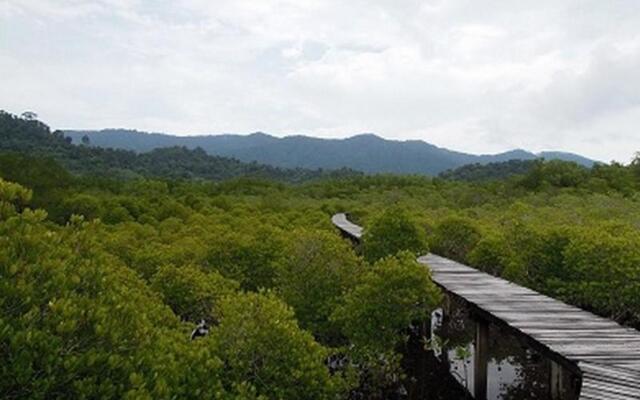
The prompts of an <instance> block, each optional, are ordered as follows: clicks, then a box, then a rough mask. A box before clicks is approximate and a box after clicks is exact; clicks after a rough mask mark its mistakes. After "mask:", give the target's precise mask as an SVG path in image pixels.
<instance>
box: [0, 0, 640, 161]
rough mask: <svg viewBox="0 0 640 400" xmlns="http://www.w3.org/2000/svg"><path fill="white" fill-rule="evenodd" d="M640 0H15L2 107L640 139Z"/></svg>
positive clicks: (59, 116) (0, 46)
mask: <svg viewBox="0 0 640 400" xmlns="http://www.w3.org/2000/svg"><path fill="white" fill-rule="evenodd" d="M638 26H640V5H639V4H638V3H637V2H636V1H635V0H611V1H607V2H602V1H599V0H570V1H565V2H557V1H555V0H537V1H534V0H531V1H518V2H504V1H499V0H490V1H486V2H477V1H473V0H447V1H444V0H439V1H438V0H432V1H417V0H415V1H414V0H411V1H403V2H397V1H391V0H377V1H364V0H354V1H349V2H345V1H337V0H336V1H330V0H326V1H323V0H281V1H267V0H253V1H248V0H247V1H232V0H220V1H216V2H211V1H208V0H175V1H169V0H155V1H151V0H98V1H95V0H94V1H89V0H5V1H4V2H2V3H0V74H1V75H2V76H3V85H2V86H3V87H2V90H1V91H0V108H5V109H7V110H9V111H13V112H16V113H19V112H21V111H22V110H24V109H34V110H36V111H38V112H39V114H40V115H41V117H42V118H43V119H44V120H45V121H47V122H49V123H50V124H51V125H52V126H53V127H56V128H67V127H68V128H104V127H130V128H137V129H143V130H153V131H165V132H175V133H180V134H186V133H196V132H199V133H206V132H241V133H246V132H251V131H256V130H261V131H266V132H271V133H274V134H279V135H284V134H293V133H306V134H312V135H319V136H325V137H336V136H348V135H351V134H355V133H359V132H375V133H378V134H380V135H382V136H385V137H388V138H401V139H410V138H411V139H424V140H427V141H430V142H433V143H435V144H437V145H441V146H445V147H449V148H453V149H459V150H464V151H471V152H476V153H480V152H496V151H502V150H506V149H510V148H513V147H524V148H528V149H531V150H543V149H561V150H569V151H575V152H580V153H583V154H585V155H587V156H591V157H596V158H599V159H603V160H610V159H617V160H620V161H628V159H629V158H630V157H631V156H632V154H633V153H634V151H635V150H638V149H640V135H639V134H638V128H637V127H638V123H639V122H640V95H639V93H640V75H639V74H638V72H637V71H640V31H639V30H638V28H637V27H638Z"/></svg>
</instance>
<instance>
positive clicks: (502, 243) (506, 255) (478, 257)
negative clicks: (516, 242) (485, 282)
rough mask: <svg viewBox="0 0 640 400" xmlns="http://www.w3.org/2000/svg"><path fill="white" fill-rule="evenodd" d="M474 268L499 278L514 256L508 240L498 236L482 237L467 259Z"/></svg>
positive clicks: (507, 268)
mask: <svg viewBox="0 0 640 400" xmlns="http://www.w3.org/2000/svg"><path fill="white" fill-rule="evenodd" d="M467 259H468V261H469V263H470V264H472V265H473V266H474V267H476V268H478V269H480V270H482V271H485V272H488V273H490V274H492V275H496V276H500V275H502V274H503V273H504V272H505V270H507V271H508V270H509V265H510V264H511V263H512V262H514V261H513V260H514V259H515V255H514V253H513V250H512V248H511V246H510V245H509V242H508V240H507V239H506V238H505V237H504V236H502V235H500V234H492V235H487V236H484V237H483V238H482V239H480V240H479V241H478V243H477V244H476V245H475V246H474V247H473V250H471V251H470V252H469V255H468V257H467Z"/></svg>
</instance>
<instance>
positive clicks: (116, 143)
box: [64, 129, 595, 175]
mask: <svg viewBox="0 0 640 400" xmlns="http://www.w3.org/2000/svg"><path fill="white" fill-rule="evenodd" d="M64 134H65V136H67V137H70V138H71V139H72V140H73V142H74V143H76V144H80V143H81V142H82V138H83V137H84V136H85V135H86V136H87V137H88V139H89V143H88V144H89V145H90V146H97V147H106V148H109V147H111V148H117V149H126V150H133V151H136V152H140V153H142V152H148V151H151V150H154V149H157V148H163V147H172V146H184V147H187V148H189V149H195V148H198V147H200V148H202V149H203V150H204V151H206V152H207V153H208V154H211V155H217V156H226V157H233V158H236V159H238V160H241V161H245V162H254V161H255V162H259V163H263V164H268V165H272V166H276V167H282V168H309V169H316V168H323V169H339V168H344V167H346V168H351V169H354V170H358V171H362V172H366V173H397V174H425V175H437V174H439V173H440V172H443V171H445V170H449V169H454V168H457V167H460V166H462V165H467V164H488V163H495V162H503V161H508V160H533V159H537V158H545V159H559V160H564V161H573V162H576V163H578V164H581V165H584V166H586V167H591V166H592V165H593V164H594V162H595V161H594V160H590V159H588V158H586V157H582V156H580V155H577V154H573V153H565V152H556V151H547V152H541V153H532V152H529V151H526V150H521V149H518V150H512V151H507V152H504V153H499V154H484V155H475V154H468V153H462V152H457V151H452V150H448V149H444V148H441V147H437V146H435V145H433V144H430V143H427V142H424V141H422V140H406V141H397V140H387V139H384V138H381V137H379V136H376V135H374V134H361V135H356V136H353V137H350V138H346V139H320V138H314V137H309V136H287V137H284V138H278V137H275V136H271V135H268V134H265V133H253V134H250V135H233V134H224V135H207V136H175V135H168V134H161V133H146V132H139V131H134V130H123V129H105V130H101V131H80V130H67V131H64Z"/></svg>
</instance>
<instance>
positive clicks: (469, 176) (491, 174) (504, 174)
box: [438, 160, 540, 182]
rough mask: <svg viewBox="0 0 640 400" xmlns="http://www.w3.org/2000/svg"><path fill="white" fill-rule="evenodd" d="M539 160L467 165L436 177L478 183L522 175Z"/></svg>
mask: <svg viewBox="0 0 640 400" xmlns="http://www.w3.org/2000/svg"><path fill="white" fill-rule="evenodd" d="M538 162H540V160H509V161H503V162H492V163H488V164H478V163H476V164H467V165H463V166H462V167H458V168H455V169H449V170H446V171H444V172H441V173H440V174H439V175H438V177H440V178H443V179H449V180H458V181H467V182H480V181H490V180H500V179H505V178H509V177H512V176H517V175H524V174H526V173H527V172H529V171H530V170H531V169H532V168H534V167H535V165H536V163H538Z"/></svg>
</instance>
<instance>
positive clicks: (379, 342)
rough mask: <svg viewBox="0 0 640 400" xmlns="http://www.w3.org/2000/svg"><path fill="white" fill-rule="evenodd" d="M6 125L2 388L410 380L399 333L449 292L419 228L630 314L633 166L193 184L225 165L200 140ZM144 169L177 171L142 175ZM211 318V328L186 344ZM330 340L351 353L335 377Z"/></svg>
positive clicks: (90, 391)
mask: <svg viewBox="0 0 640 400" xmlns="http://www.w3.org/2000/svg"><path fill="white" fill-rule="evenodd" d="M0 139H2V140H0V149H14V150H16V149H19V150H20V151H19V152H18V153H11V154H4V155H2V154H0V177H2V178H3V179H4V178H9V179H10V180H15V181H18V183H20V184H16V183H11V182H12V181H7V180H6V179H5V180H3V179H0V360H2V361H3V362H2V363H0V393H2V395H3V396H5V397H8V398H114V399H116V398H181V399H182V398H187V399H189V398H194V399H195V398H198V399H199V398H220V399H235V398H243V399H258V398H262V399H266V398H332V399H335V398H347V397H348V394H347V393H348V391H349V389H350V388H352V386H353V384H354V382H359V384H360V385H361V386H360V389H365V391H368V392H366V393H369V394H371V396H370V397H373V396H374V395H373V394H374V393H377V394H379V393H382V392H383V389H384V388H385V387H387V388H388V387H389V385H388V384H389V380H394V379H397V377H399V376H402V375H403V373H402V372H403V371H402V370H401V367H400V366H401V363H400V360H401V355H400V354H399V353H397V351H398V349H399V348H400V347H401V346H399V344H401V343H403V340H404V339H405V335H406V328H407V326H408V324H409V323H410V322H412V321H415V322H420V321H422V322H424V320H425V319H426V318H428V315H429V314H428V313H429V311H430V310H431V309H432V308H433V307H435V306H436V305H437V303H438V301H439V299H440V295H439V292H438V290H437V289H436V287H435V286H434V285H433V283H432V282H431V280H430V277H429V273H428V269H427V268H425V267H424V266H421V265H418V264H417V263H416V262H415V256H416V255H418V254H421V253H423V252H426V251H427V246H426V243H425V233H424V232H423V229H422V228H423V227H424V228H425V229H428V237H429V241H430V244H431V247H432V248H433V250H434V252H436V253H439V254H442V255H445V256H447V257H451V258H454V259H456V260H458V261H461V262H467V263H470V264H471V265H472V266H475V267H477V268H480V269H483V270H485V271H487V272H490V273H492V274H496V275H500V276H502V277H504V278H506V279H508V280H511V281H514V282H517V283H519V284H521V285H525V286H529V287H532V288H534V289H535V290H538V291H540V292H543V293H546V294H548V295H551V296H554V297H557V298H560V299H563V300H565V301H567V302H570V303H572V304H576V305H579V306H581V307H584V308H586V309H589V310H592V311H594V312H596V313H598V314H601V315H604V316H607V317H610V318H615V319H616V320H618V321H620V322H623V323H627V324H629V325H632V326H634V327H640V301H639V300H638V296H637V293H638V291H639V290H640V287H638V283H637V282H639V281H640V279H639V278H640V271H639V267H638V266H639V265H640V253H639V251H638V249H640V234H638V228H639V227H640V191H639V189H640V186H639V183H640V179H639V178H638V177H639V176H640V175H638V174H637V171H638V161H637V160H636V161H634V162H633V163H632V164H631V165H629V166H623V165H619V164H615V163H613V164H610V165H596V166H595V167H593V168H592V169H590V170H587V169H582V168H581V167H576V166H575V165H573V164H566V163H559V162H555V163H553V162H544V161H537V162H535V168H533V169H532V170H530V171H528V172H527V175H525V176H524V178H513V179H508V180H503V181H492V182H482V183H465V182H459V181H449V180H444V179H430V178H426V177H420V176H349V177H342V178H340V179H330V180H325V181H314V182H310V183H306V184H303V185H287V184H283V183H281V182H273V181H270V180H267V179H261V178H256V177H255V175H254V177H247V176H246V174H245V172H247V171H248V170H247V169H244V167H242V168H240V169H238V170H234V171H236V172H237V173H238V174H240V175H242V176H243V177H242V178H240V179H233V180H226V181H224V182H218V183H214V182H204V181H202V180H199V178H202V177H214V176H215V177H216V178H215V179H218V177H221V176H225V177H229V176H236V175H235V174H236V172H233V173H229V170H225V169H224V168H223V165H226V164H224V163H223V164H220V165H222V166H221V167H220V168H222V169H217V170H216V171H213V172H212V171H205V170H204V169H202V168H205V167H206V166H212V165H214V164H211V163H215V160H212V159H209V158H208V156H206V155H203V154H202V153H201V152H198V151H193V152H191V151H184V149H177V150H176V149H168V150H166V152H159V153H157V154H154V155H146V156H142V155H132V154H129V153H126V152H124V153H120V152H118V151H111V150H103V149H95V148H92V147H90V146H73V147H70V145H69V144H68V143H67V142H66V141H65V140H64V138H63V135H62V134H61V132H53V133H52V132H50V131H49V129H48V128H47V127H46V126H45V125H43V124H42V123H39V122H37V121H33V120H32V121H25V120H23V119H20V118H15V117H13V116H10V115H6V114H2V115H0ZM92 141H93V140H92ZM42 155H46V156H47V157H49V156H50V157H52V158H53V159H54V160H57V161H52V160H51V159H49V158H43V157H42ZM154 157H158V158H157V159H156V160H155V161H153V160H154ZM162 160H164V161H162ZM165 161H166V162H167V165H164V166H162V167H158V166H156V165H155V163H161V162H165ZM56 162H59V163H60V165H58V164H56ZM216 165H217V164H216ZM66 168H71V170H72V171H74V172H76V173H78V172H82V173H83V174H86V175H84V176H71V175H70V174H69V173H67V172H66ZM212 168H213V167H212ZM216 168H218V167H216ZM256 168H258V169H260V168H261V167H260V166H256ZM151 170H153V171H156V172H155V173H158V174H161V175H162V176H163V177H165V178H166V177H167V176H172V177H178V176H179V177H180V178H181V179H179V180H162V181H160V180H155V179H153V178H141V176H157V175H154V173H148V172H149V171H151ZM249 170H250V169H249ZM145 171H146V172H145ZM224 171H226V172H224ZM114 172H115V175H114V178H107V177H105V176H96V175H93V174H96V173H104V174H107V173H108V174H112V173H114ZM282 173H285V172H282ZM287 173H289V172H287ZM219 174H221V175H219ZM293 174H294V175H292V176H287V177H286V178H285V179H284V180H294V181H297V180H298V178H300V176H303V175H304V174H303V175H296V174H297V172H294V173H293ZM249 175H250V176H251V175H252V174H249ZM258 176H262V177H263V178H264V177H267V176H276V177H277V174H276V175H271V174H270V173H269V174H266V175H260V174H258ZM125 177H126V179H121V178H125ZM184 177H194V178H195V179H189V180H185V179H182V178H184ZM278 179H280V178H278ZM27 188H29V189H27ZM389 204H394V208H392V209H389ZM28 207H31V209H30V208H28ZM402 210H405V211H402ZM406 210H410V214H409V213H408V212H407V211H406ZM340 211H350V212H352V215H353V216H354V217H355V218H356V220H357V221H358V222H359V223H360V224H362V225H363V226H364V227H365V232H366V235H365V238H364V255H365V257H366V259H367V260H370V261H372V262H375V265H374V266H371V265H369V264H368V263H367V262H366V261H364V260H362V259H361V258H360V257H359V256H357V255H356V254H355V253H354V250H353V249H352V248H351V247H350V244H349V243H348V242H347V241H344V240H342V239H340V237H339V235H338V233H337V232H336V231H335V228H334V227H333V226H332V225H331V223H330V216H331V215H332V214H333V213H335V212H340ZM403 250H408V252H406V251H403ZM379 258H381V259H380V260H378V259H379ZM262 288H267V289H271V290H272V291H270V292H265V291H263V290H262ZM239 290H242V291H239ZM203 317H204V318H206V319H208V320H209V322H210V323H211V332H210V334H209V335H208V336H207V337H205V338H199V339H197V340H194V341H191V340H190V339H189V338H190V333H191V331H192V329H193V328H194V324H193V321H196V320H199V319H200V318H203ZM323 346H327V347H323ZM329 346H331V347H329ZM328 354H346V355H347V356H348V357H349V359H350V360H352V361H353V362H354V364H353V365H351V367H348V368H347V369H346V370H345V371H342V372H341V373H338V374H336V376H330V374H329V373H328V371H327V368H326V367H325V365H324V363H323V362H324V359H325V357H326V356H327V355H328ZM352 375H357V376H352ZM345 377H348V378H345Z"/></svg>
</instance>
